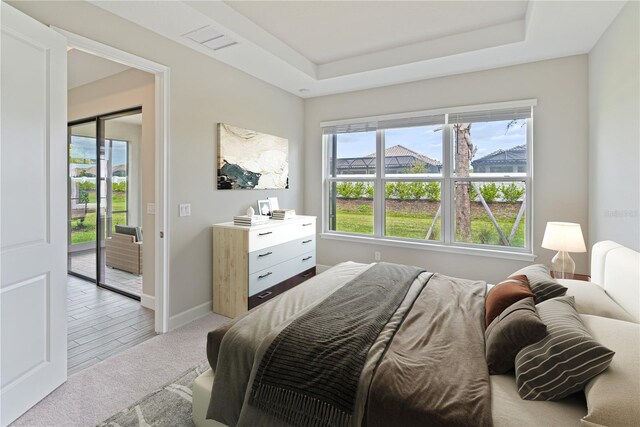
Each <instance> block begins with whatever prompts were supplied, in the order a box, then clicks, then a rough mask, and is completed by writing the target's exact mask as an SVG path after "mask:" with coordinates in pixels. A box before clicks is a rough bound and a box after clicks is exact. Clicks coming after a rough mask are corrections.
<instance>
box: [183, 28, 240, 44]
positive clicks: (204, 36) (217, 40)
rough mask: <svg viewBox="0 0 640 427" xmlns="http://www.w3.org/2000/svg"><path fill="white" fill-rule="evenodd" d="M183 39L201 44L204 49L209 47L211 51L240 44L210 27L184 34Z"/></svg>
mask: <svg viewBox="0 0 640 427" xmlns="http://www.w3.org/2000/svg"><path fill="white" fill-rule="evenodd" d="M183 37H186V38H188V39H189V40H193V41H194V42H196V43H198V44H201V45H202V46H204V47H208V48H209V49H211V50H220V49H222V48H225V47H229V46H233V45H234V44H238V42H237V41H235V40H233V39H232V38H231V37H229V36H227V35H224V34H222V33H221V32H220V31H218V30H216V29H215V28H213V27H210V26H209V25H207V26H206V27H202V28H198V29H197V30H194V31H191V32H189V33H187V34H184V35H183Z"/></svg>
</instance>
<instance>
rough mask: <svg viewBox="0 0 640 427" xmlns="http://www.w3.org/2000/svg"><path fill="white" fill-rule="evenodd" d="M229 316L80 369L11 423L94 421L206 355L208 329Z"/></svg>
mask: <svg viewBox="0 0 640 427" xmlns="http://www.w3.org/2000/svg"><path fill="white" fill-rule="evenodd" d="M227 320H229V319H227V318H226V317H223V316H219V315H217V314H213V313H212V314H209V315H207V316H205V317H202V318H200V319H198V320H195V321H193V322H191V323H189V324H188V325H185V326H183V327H182V328H179V329H176V330H174V331H171V332H169V333H166V334H163V335H158V336H157V337H155V338H151V339H150V340H147V341H145V342H143V343H142V344H140V345H138V346H136V347H133V348H131V349H129V350H126V351H124V352H122V353H119V354H116V355H115V356H113V357H110V358H108V359H106V360H104V361H103V362H100V363H98V364H96V365H93V366H91V367H89V368H87V369H85V370H83V371H80V372H78V373H77V374H75V375H73V376H71V377H70V378H69V380H68V381H67V382H66V383H64V384H63V385H61V386H60V387H58V389H56V390H54V391H53V393H51V394H50V395H49V396H47V397H46V398H44V399H43V400H42V401H40V403H38V404H37V405H36V406H34V407H33V408H31V409H30V410H29V411H28V412H27V413H26V414H24V415H23V416H22V417H20V418H18V419H17V420H16V421H15V422H14V423H13V424H11V426H30V427H31V426H33V427H36V426H65V427H67V426H68V427H71V426H78V427H80V426H83V427H85V426H95V425H96V424H98V423H100V422H102V421H103V420H105V419H107V418H108V417H110V416H111V415H113V414H115V413H116V412H118V411H121V410H123V409H125V408H127V407H128V406H130V405H131V404H132V403H133V402H136V401H138V400H140V399H142V398H143V397H145V396H146V395H148V394H149V393H151V392H153V391H155V390H157V389H158V388H160V387H161V386H163V385H164V384H166V383H167V382H169V381H172V380H174V379H175V378H176V377H177V376H179V375H180V374H181V373H183V372H185V371H186V370H188V369H190V368H193V367H194V366H196V365H198V364H199V363H201V362H203V361H205V360H206V358H207V355H206V341H207V332H209V331H211V330H213V329H215V328H217V327H218V326H220V325H222V324H223V323H225V322H226V321H227Z"/></svg>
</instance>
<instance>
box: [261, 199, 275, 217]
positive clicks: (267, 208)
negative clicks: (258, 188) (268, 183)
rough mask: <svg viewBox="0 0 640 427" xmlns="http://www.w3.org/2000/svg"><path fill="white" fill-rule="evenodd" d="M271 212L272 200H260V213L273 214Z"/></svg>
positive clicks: (264, 214)
mask: <svg viewBox="0 0 640 427" xmlns="http://www.w3.org/2000/svg"><path fill="white" fill-rule="evenodd" d="M271 212H273V209H272V207H271V200H269V199H265V200H258V215H262V216H271Z"/></svg>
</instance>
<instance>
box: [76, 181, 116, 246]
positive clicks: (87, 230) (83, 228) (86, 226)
mask: <svg viewBox="0 0 640 427" xmlns="http://www.w3.org/2000/svg"><path fill="white" fill-rule="evenodd" d="M89 203H96V192H95V191H90V192H89ZM126 208H127V200H126V195H125V193H113V210H114V211H119V210H125V209H126ZM126 223H127V214H126V213H124V212H123V213H115V214H113V217H112V229H113V231H115V226H116V224H126ZM95 240H96V214H95V212H89V213H87V215H86V216H85V219H84V223H82V221H80V218H79V217H78V216H76V217H75V218H73V219H72V220H71V244H76V243H84V242H95Z"/></svg>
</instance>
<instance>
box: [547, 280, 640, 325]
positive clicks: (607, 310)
mask: <svg viewBox="0 0 640 427" xmlns="http://www.w3.org/2000/svg"><path fill="white" fill-rule="evenodd" d="M558 282H559V283H560V284H561V285H562V286H566V287H567V295H570V296H573V297H574V298H575V301H576V311H577V312H578V313H580V314H592V315H594V316H602V317H608V318H610V319H617V320H625V321H627V322H634V323H637V322H636V320H635V319H634V318H633V316H631V315H630V314H629V313H627V312H626V311H625V309H624V308H622V307H620V306H619V305H618V303H616V302H615V301H614V300H612V299H611V297H610V296H609V295H607V293H606V292H605V290H604V289H603V288H602V287H601V286H599V285H596V284H595V283H591V282H585V281H582V280H570V279H558Z"/></svg>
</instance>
